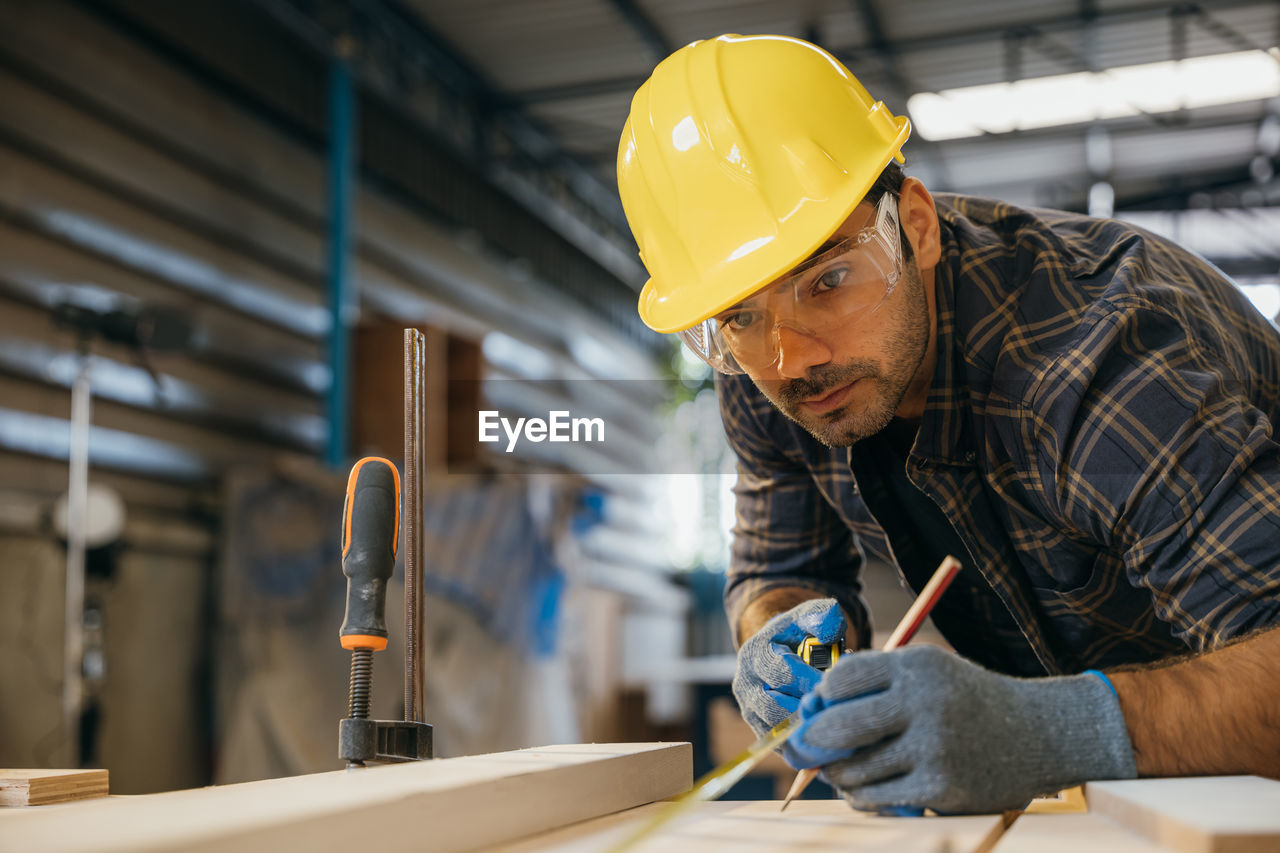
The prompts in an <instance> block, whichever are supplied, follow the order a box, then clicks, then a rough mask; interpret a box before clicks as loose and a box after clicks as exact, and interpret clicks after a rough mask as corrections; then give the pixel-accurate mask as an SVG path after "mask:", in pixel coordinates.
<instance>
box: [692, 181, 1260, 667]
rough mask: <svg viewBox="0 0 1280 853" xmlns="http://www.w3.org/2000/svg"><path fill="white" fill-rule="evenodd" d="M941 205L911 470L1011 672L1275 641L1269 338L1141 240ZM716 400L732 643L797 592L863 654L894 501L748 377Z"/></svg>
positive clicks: (1118, 230) (1089, 222)
mask: <svg viewBox="0 0 1280 853" xmlns="http://www.w3.org/2000/svg"><path fill="white" fill-rule="evenodd" d="M936 201H937V207H938V218H939V220H940V225H941V239H942V258H941V261H940V263H939V264H938V266H937V269H936V281H935V286H936V293H937V309H938V316H937V353H938V360H937V368H936V372H935V374H934V377H933V383H932V387H931V390H930V393H929V397H928V401H927V404H926V410H925V413H924V417H923V419H922V421H921V425H920V430H919V433H918V435H917V436H916V440H915V444H914V446H913V447H912V449H911V452H910V454H909V455H908V457H907V462H906V469H907V470H906V473H907V476H908V478H909V479H910V481H911V482H912V484H914V485H915V486H916V487H917V488H919V489H920V490H921V491H923V492H924V493H925V494H927V495H928V496H929V497H930V498H931V499H932V500H933V501H934V502H935V503H936V504H937V506H938V507H939V508H940V510H941V511H942V512H943V514H944V515H945V516H946V517H947V518H948V519H949V520H950V521H951V523H952V524H953V526H954V527H955V531H956V533H957V534H958V536H959V538H960V540H961V541H962V542H963V543H964V545H965V546H966V548H967V550H968V552H969V553H967V554H960V555H957V556H959V557H960V558H961V560H962V561H963V562H964V563H965V564H966V572H968V573H969V579H970V580H971V581H976V583H977V584H978V585H980V586H981V585H985V586H984V588H983V591H984V593H986V595H987V600H988V604H989V605H990V603H992V602H994V605H993V606H994V607H995V608H996V610H997V611H999V612H996V613H990V612H988V613H983V612H982V610H981V608H978V609H977V610H976V612H974V613H973V616H972V618H973V619H976V620H988V619H989V620H990V621H992V622H993V624H995V626H996V627H995V628H994V629H992V630H989V631H988V636H991V637H995V638H997V639H996V640H995V642H999V643H1003V644H1005V645H1007V646H1008V647H1009V654H1010V656H1011V657H1012V658H1013V659H1014V660H1015V661H1017V663H1016V664H1014V665H1013V666H1012V667H1010V668H1011V669H1014V670H1016V671H1020V672H1021V673H1022V674H1026V675H1035V674H1046V673H1047V674H1058V673H1067V672H1077V671H1080V670H1082V669H1085V668H1088V667H1098V666H1106V665H1116V664H1121V663H1131V662H1142V661H1149V660H1153V659H1157V658H1161V657H1167V656H1169V655H1172V654H1175V653H1178V652H1184V651H1186V650H1188V649H1191V650H1206V649H1212V648H1214V647H1216V646H1218V645H1220V644H1221V643H1223V642H1224V641H1225V640H1227V639H1229V638H1231V637H1233V636H1236V635H1239V634H1242V633H1246V632H1248V631H1250V630H1252V629H1255V628H1258V627H1260V626H1263V625H1266V624H1268V623H1271V622H1276V621H1280V456H1278V455H1277V450H1278V449H1280V448H1278V446H1277V444H1276V442H1275V440H1274V438H1273V436H1272V423H1273V422H1274V421H1275V420H1276V418H1277V416H1278V415H1280V332H1277V329H1276V327H1275V326H1273V325H1272V324H1271V322H1269V321H1268V320H1267V319H1265V318H1263V317H1262V316H1261V315H1260V314H1258V312H1257V311H1256V310H1255V309H1254V308H1253V306H1252V305H1251V304H1250V303H1249V302H1248V300H1247V299H1246V298H1245V297H1244V295H1243V294H1242V293H1241V292H1240V290H1239V289H1238V288H1237V287H1235V286H1234V285H1233V284H1232V282H1231V281H1230V280H1229V279H1227V278H1226V277H1225V276H1224V275H1223V274H1222V273H1221V272H1220V271H1219V270H1217V269H1216V268H1214V267H1213V266H1212V265H1210V264H1208V263H1207V262H1205V261H1204V260H1203V259H1201V258H1199V257H1198V256H1196V255H1194V254H1192V253H1190V252H1188V251H1186V250H1184V249H1182V248H1180V247H1178V246H1176V245H1174V244H1172V243H1170V242H1168V241H1166V240H1163V239H1161V238H1159V237H1157V236H1155V235H1153V234H1151V233H1149V232H1146V231H1143V230H1141V229H1139V228H1136V227H1133V226H1130V225H1128V224H1126V223H1123V222H1119V221H1116V220H1101V219H1092V218H1088V217H1084V216H1078V215H1074V214H1068V213H1062V212H1059V211H1048V210H1031V209H1021V208H1018V207H1014V206H1011V205H1007V204H1003V203H997V202H992V201H987V200H983V199H976V198H968V197H961V196H952V195H944V194H939V195H938V196H937V197H936ZM717 387H718V390H719V392H720V403H721V414H722V417H723V420H724V426H725V431H726V433H727V435H728V438H729V441H730V444H731V446H732V447H733V448H734V450H735V452H736V453H737V456H738V483H737V486H736V488H735V492H736V496H737V522H736V525H735V528H734V537H733V545H732V559H731V564H730V568H729V572H728V579H727V585H726V590H725V604H726V609H727V611H728V614H729V618H730V623H731V625H733V626H734V628H735V630H736V626H737V622H738V618H739V617H740V616H741V614H742V611H743V609H744V608H745V607H746V605H747V604H748V603H749V602H750V601H751V600H752V599H754V598H755V597H757V596H758V595H760V594H761V593H763V592H765V591H766V590H768V589H771V588H774V587H779V586H802V587H809V588H812V589H814V590H815V591H817V592H820V593H822V594H824V595H828V596H832V597H834V598H836V599H838V600H839V601H840V602H841V604H842V605H843V606H844V608H845V610H846V612H848V613H850V614H851V615H852V618H853V619H854V620H855V623H856V624H855V625H854V626H853V630H854V632H855V633H856V634H857V635H858V636H859V637H860V638H862V639H863V642H864V643H865V641H866V639H865V638H866V637H867V636H868V634H869V629H868V617H867V614H866V609H865V607H864V605H863V602H862V600H861V597H860V587H859V583H858V574H859V570H860V568H861V566H862V563H863V560H864V558H865V555H866V553H868V552H870V553H871V554H873V555H875V556H877V557H880V558H882V559H884V560H887V561H889V562H896V561H897V560H896V559H895V558H903V555H902V554H895V549H894V543H892V542H890V541H889V540H888V539H887V537H886V535H885V532H884V530H883V528H882V527H881V525H880V524H879V523H877V521H876V519H875V517H874V516H873V515H872V514H871V512H870V511H869V509H868V505H867V504H868V502H867V501H866V500H864V499H863V496H864V494H868V492H869V490H872V489H876V488H879V487H880V485H879V484H878V483H875V482H866V481H859V478H858V477H856V476H855V473H854V472H855V471H866V470H868V469H867V468H866V467H865V466H860V465H859V454H860V453H863V452H865V451H866V448H865V447H863V445H862V444H856V445H854V446H853V447H850V448H839V449H832V448H828V447H825V446H823V445H821V444H820V443H819V442H817V441H816V440H814V439H813V438H812V437H811V436H810V435H809V434H808V433H806V432H805V431H804V430H803V429H801V428H800V427H798V426H796V425H795V424H793V423H792V422H791V421H789V420H788V419H787V418H785V417H784V416H783V415H782V414H781V413H780V412H778V411H777V410H776V409H775V408H774V407H773V406H772V404H770V403H769V401H768V400H767V399H766V398H765V397H764V396H763V395H762V394H761V393H760V392H759V391H758V390H757V389H756V388H755V386H754V385H753V384H752V383H751V381H750V380H749V379H747V378H746V377H743V376H730V377H724V376H721V377H718V386H717ZM864 479H866V478H864ZM872 503H873V505H874V502H872ZM898 544H899V545H900V546H901V547H899V548H898V550H900V551H909V550H910V548H909V545H910V543H909V542H899V543H898ZM901 568H902V567H901V566H900V569H901ZM914 568H915V571H914V572H906V573H905V574H906V576H907V577H911V576H913V575H914V576H915V577H920V576H921V567H914ZM932 568H933V566H928V567H923V574H924V576H925V577H927V576H928V572H929V571H931V570H932ZM992 593H993V595H992ZM994 617H999V618H998V619H996V618H994ZM943 632H944V634H945V633H946V630H945V628H944V629H943ZM738 639H739V641H741V639H743V638H738Z"/></svg>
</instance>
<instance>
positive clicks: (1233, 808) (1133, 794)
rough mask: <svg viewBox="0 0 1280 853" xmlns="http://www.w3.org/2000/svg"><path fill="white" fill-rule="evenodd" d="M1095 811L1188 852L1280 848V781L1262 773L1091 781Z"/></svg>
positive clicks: (1273, 851) (1248, 852) (1252, 852)
mask: <svg viewBox="0 0 1280 853" xmlns="http://www.w3.org/2000/svg"><path fill="white" fill-rule="evenodd" d="M1085 796H1086V798H1087V799H1088V800H1089V809H1090V811H1092V812H1096V813H1099V814H1103V815H1106V816H1108V817H1110V818H1112V819H1113V820H1115V821H1116V822H1117V823H1120V824H1122V825H1124V826H1126V827H1128V828H1129V829H1131V830H1133V831H1134V832H1137V833H1139V834H1140V835H1142V836H1144V837H1146V838H1148V839H1151V840H1152V841H1155V842H1158V843H1160V844H1164V845H1167V846H1168V847H1171V848H1173V849H1175V850H1181V851H1184V853H1280V782H1276V781H1273V780H1271V779H1263V778H1260V777H1258V776H1210V777H1192V778H1184V779H1133V780H1126V781H1118V782H1090V783H1089V784H1088V785H1086V786H1085Z"/></svg>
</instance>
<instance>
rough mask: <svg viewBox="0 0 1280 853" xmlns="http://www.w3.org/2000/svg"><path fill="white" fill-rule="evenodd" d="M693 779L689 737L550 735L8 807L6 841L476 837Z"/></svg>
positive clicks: (235, 845)
mask: <svg viewBox="0 0 1280 853" xmlns="http://www.w3.org/2000/svg"><path fill="white" fill-rule="evenodd" d="M692 781H693V758H692V751H691V748H690V746H689V744H687V743H676V744H672V743H648V744H583V745H572V746H550V747H542V748H538V749H522V750H516V751H514V752H500V753H496V754H493V755H476V756H468V757H465V758H450V759H440V760H436V761H424V762H415V763H412V764H399V765H392V766H383V767H367V768H357V769H355V770H351V771H336V772H333V773H317V774H313V775H310V776H296V777H293V778H287V779H268V780H265V781H261V782H246V783H244V784H240V785H223V786H220V787H213V788H200V789H196V790H190V791H176V792H172V793H166V794H149V795H145V796H138V797H111V798H108V799H105V800H98V801H96V802H86V803H77V804H74V805H69V806H64V807H61V808H59V809H57V810H56V811H53V812H47V813H45V812H41V811H40V810H35V809H24V810H18V809H13V810H8V811H0V851H9V850H15V851H16V850H40V851H43V853H62V851H72V850H74V851H81V853H117V851H118V853H124V852H125V851H130V853H158V851H190V853H195V851H199V853H213V851H226V850H235V851H237V853H280V851H282V850H377V851H378V852H379V853H394V851H406V853H407V851H420V850H432V851H462V850H472V849H476V848H489V847H492V846H494V845H496V844H500V843H502V842H505V841H511V840H513V839H517V838H523V837H526V836H529V835H532V834H534V833H538V832H545V831H547V830H549V829H553V828H557V827H561V826H565V825H567V824H570V823H573V822H576V821H582V820H588V819H590V818H594V817H599V816H600V815H604V814H609V813H611V812H616V811H621V810H623V809H628V808H632V807H634V806H637V805H640V804H642V803H650V802H653V801H655V800H659V799H662V798H664V797H670V796H674V795H675V794H679V793H681V792H683V791H684V790H686V789H688V787H689V786H690V784H691V783H692ZM68 810H74V813H72V812H71V811H68ZM72 817H74V820H72V819H70V818H72Z"/></svg>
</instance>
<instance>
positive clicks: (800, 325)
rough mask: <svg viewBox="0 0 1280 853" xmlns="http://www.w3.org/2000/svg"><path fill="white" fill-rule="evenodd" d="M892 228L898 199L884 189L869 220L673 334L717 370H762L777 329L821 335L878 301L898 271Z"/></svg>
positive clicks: (769, 362)
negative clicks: (794, 266)
mask: <svg viewBox="0 0 1280 853" xmlns="http://www.w3.org/2000/svg"><path fill="white" fill-rule="evenodd" d="M899 233H900V232H899V231H898V198H897V196H896V195H894V194H892V193H885V194H884V195H883V196H882V197H881V199H880V202H879V204H877V205H876V216H875V221H874V222H873V223H872V224H870V225H868V226H866V227H864V228H862V229H861V230H860V231H858V233H857V234H854V235H853V236H852V237H849V238H848V239H845V240H842V241H841V242H840V243H838V244H836V245H835V246H832V247H831V248H830V249H828V250H827V251H825V252H823V253H822V254H821V255H818V256H817V257H814V258H810V259H809V260H808V261H806V262H805V263H804V264H803V265H802V266H800V267H799V268H797V269H796V270H794V271H793V272H792V273H790V274H789V275H788V276H787V277H786V278H785V279H783V280H782V281H780V282H777V283H775V284H772V285H769V286H767V287H765V288H762V289H761V290H759V291H757V292H755V293H753V294H752V295H751V296H749V297H748V298H747V299H744V300H743V301H742V302H739V303H738V304H737V305H734V306H733V307H731V308H727V309H725V310H724V311H721V312H720V313H718V314H717V315H716V316H715V317H710V318H708V319H706V320H703V321H702V322H701V323H699V324H697V325H696V326H693V327H692V328H689V329H685V330H684V331H681V332H677V333H676V334H677V335H679V337H680V339H681V340H682V341H684V343H685V345H686V346H688V347H689V349H691V350H693V351H694V353H696V354H697V355H698V356H699V357H700V358H701V359H702V360H703V361H705V362H706V363H707V364H709V365H711V366H712V367H713V368H715V369H716V370H718V371H720V372H721V373H730V374H732V373H746V372H747V369H748V368H750V369H751V370H754V371H761V370H767V369H769V368H770V367H772V366H773V365H775V364H776V363H777V362H778V358H779V356H780V354H781V349H780V346H779V341H780V332H781V330H782V329H783V328H789V329H792V330H793V331H795V332H798V333H800V334H801V335H807V336H809V337H815V338H819V339H823V340H827V339H828V336H829V335H830V334H832V333H833V332H836V331H838V330H845V329H848V328H849V326H850V324H851V323H858V322H860V321H862V320H864V319H865V318H867V317H869V316H871V315H872V314H874V313H875V312H876V310H877V309H879V307H880V306H881V305H883V304H884V301H885V299H886V298H888V296H889V294H890V293H891V292H892V291H893V288H894V286H895V285H897V283H898V278H899V276H900V275H901V273H902V242H901V240H900V238H899Z"/></svg>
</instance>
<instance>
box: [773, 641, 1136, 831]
mask: <svg viewBox="0 0 1280 853" xmlns="http://www.w3.org/2000/svg"><path fill="white" fill-rule="evenodd" d="M801 710H802V711H803V712H804V717H805V719H804V722H803V723H802V724H801V727H800V728H799V729H798V730H797V732H796V734H794V735H793V736H792V737H791V740H790V746H791V750H790V751H791V753H792V754H793V755H794V756H795V757H796V758H797V759H798V760H799V761H800V762H802V763H803V764H804V765H805V766H808V767H823V768H824V769H823V777H824V778H825V779H827V781H828V782H830V783H831V784H832V786H834V787H835V788H836V789H837V790H838V791H839V792H840V794H841V795H842V796H843V797H844V798H845V800H847V801H848V803H849V804H850V805H851V806H853V807H854V808H856V809H866V810H874V809H885V808H890V807H900V806H915V807H929V808H932V809H934V810H936V811H939V812H947V813H953V814H954V813H984V812H997V811H1003V810H1005V809H1016V808H1020V807H1022V806H1023V805H1025V804H1026V803H1027V801H1028V800H1030V799H1032V798H1033V797H1036V796H1038V795H1041V794H1047V793H1052V792H1055V791H1059V790H1061V789H1063V788H1068V787H1070V786H1072V785H1078V784H1080V783H1081V782H1086V781H1090V780H1097V779H1130V778H1133V777H1134V776H1135V775H1136V774H1137V770H1136V768H1135V766H1134V761H1133V748H1132V747H1131V746H1130V744H1129V733H1128V730H1127V729H1126V728H1125V723H1124V716H1123V715H1122V714H1121V712H1120V703H1119V701H1118V700H1117V699H1116V696H1115V694H1114V693H1113V692H1112V690H1111V688H1110V687H1109V686H1108V685H1107V683H1106V682H1105V681H1103V680H1102V679H1101V678H1098V677H1097V676H1094V675H1089V674H1083V675H1071V676H1061V677H1056V678H1011V677H1009V676H1006V675H1000V674H998V673H994V672H991V671H989V670H986V669H983V668H982V667H980V666H977V665H975V664H973V663H970V662H969V661H967V660H965V659H964V658H961V657H960V656H959V655H955V654H951V653H949V652H945V651H943V650H942V649H939V648H937V647H936V646H912V647H909V648H905V649H898V650H896V651H892V652H857V653H855V654H849V655H845V656H844V657H842V658H840V660H839V662H838V663H837V664H836V665H835V666H834V667H832V668H831V670H830V671H828V672H827V675H826V677H825V678H824V679H823V680H822V682H821V683H820V684H819V685H818V687H817V689H816V690H814V691H813V692H812V693H810V694H809V695H808V696H806V697H805V698H804V700H803V701H802V702H801Z"/></svg>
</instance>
